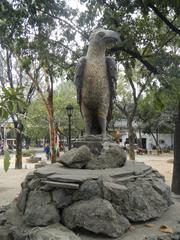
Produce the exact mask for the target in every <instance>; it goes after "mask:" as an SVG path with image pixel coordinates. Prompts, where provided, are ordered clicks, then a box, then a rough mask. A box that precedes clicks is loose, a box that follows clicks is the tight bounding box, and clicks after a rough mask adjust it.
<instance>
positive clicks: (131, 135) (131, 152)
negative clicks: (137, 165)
mask: <svg viewBox="0 0 180 240" xmlns="http://www.w3.org/2000/svg"><path fill="white" fill-rule="evenodd" d="M128 138H129V159H130V160H135V152H134V142H135V140H134V131H133V127H132V121H128Z"/></svg>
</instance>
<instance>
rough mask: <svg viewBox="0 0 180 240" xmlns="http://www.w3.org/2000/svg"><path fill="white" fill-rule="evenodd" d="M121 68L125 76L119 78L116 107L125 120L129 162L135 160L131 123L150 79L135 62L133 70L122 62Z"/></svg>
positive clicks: (127, 63) (126, 63)
mask: <svg viewBox="0 0 180 240" xmlns="http://www.w3.org/2000/svg"><path fill="white" fill-rule="evenodd" d="M123 66H124V71H125V74H124V75H123V74H121V75H120V76H119V83H118V97H117V101H116V106H117V108H118V109H119V110H120V111H121V112H122V113H123V114H124V116H125V117H126V119H127V128H128V138H129V157H130V159H131V160H135V153H134V143H135V133H134V130H133V121H134V120H135V116H136V112H137V107H138V104H139V100H140V98H141V95H142V93H143V91H144V90H145V89H146V88H147V86H148V85H149V84H150V81H151V77H150V75H149V74H147V72H146V71H143V69H142V68H141V67H140V66H139V65H138V63H137V62H135V64H134V66H133V68H132V66H131V65H130V64H129V62H128V61H126V62H124V63H123ZM118 99H119V100H118Z"/></svg>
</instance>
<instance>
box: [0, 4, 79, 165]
mask: <svg viewBox="0 0 180 240" xmlns="http://www.w3.org/2000/svg"><path fill="white" fill-rule="evenodd" d="M0 8H1V9H0V17H1V25H0V31H1V32H2V33H3V34H2V35H1V38H0V43H1V45H2V47H3V48H7V49H9V50H10V51H11V52H12V53H14V54H15V56H17V58H18V60H19V62H20V63H21V66H22V68H23V70H25V72H26V74H27V76H28V77H29V79H30V80H31V81H32V83H33V84H34V85H35V87H36V90H37V91H38V93H39V95H40V96H41V98H42V101H43V103H44V105H45V107H46V110H47V113H48V122H49V132H50V145H51V161H52V162H55V157H56V154H55V122H54V103H53V93H54V82H55V79H57V78H58V77H59V76H60V75H62V73H63V71H64V69H66V70H67V69H68V67H69V65H70V64H71V62H70V61H69V59H70V54H72V53H73V50H72V49H73V48H74V46H76V42H75V41H73V40H74V37H75V33H76V30H77V29H76V28H75V27H74V26H73V24H72V20H73V18H74V17H75V15H76V11H75V10H73V9H71V8H70V7H67V5H66V4H65V2H64V1H58V0H53V1H46V2H45V1H43V0H40V1H20V0H17V1H12V2H8V1H7V0H3V1H2V3H1V5H0Z"/></svg>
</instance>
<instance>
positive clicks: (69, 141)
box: [66, 104, 73, 150]
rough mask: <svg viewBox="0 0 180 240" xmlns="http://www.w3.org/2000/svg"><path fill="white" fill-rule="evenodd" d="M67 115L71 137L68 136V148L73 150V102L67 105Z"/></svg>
mask: <svg viewBox="0 0 180 240" xmlns="http://www.w3.org/2000/svg"><path fill="white" fill-rule="evenodd" d="M66 111H67V115H68V118H69V134H68V135H69V137H68V149H69V150H71V117H72V114H73V106H72V105H71V104H68V105H67V107H66Z"/></svg>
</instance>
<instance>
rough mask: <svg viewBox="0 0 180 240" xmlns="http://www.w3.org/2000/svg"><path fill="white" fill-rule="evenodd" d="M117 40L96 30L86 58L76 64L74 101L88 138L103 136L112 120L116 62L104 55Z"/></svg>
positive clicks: (106, 32) (108, 32)
mask: <svg viewBox="0 0 180 240" xmlns="http://www.w3.org/2000/svg"><path fill="white" fill-rule="evenodd" d="M119 40H120V38H119V35H118V34H117V33H116V32H114V31H111V30H105V29H96V30H95V31H94V32H93V33H92V34H91V36H90V43H89V47H88V51H87V55H86V56H85V57H81V58H80V59H79V61H78V63H77V66H76V72H75V85H76V88H77V101H78V103H79V105H80V109H81V113H82V115H83V117H84V120H85V132H86V134H87V135H90V134H93V135H96V134H102V135H105V134H106V127H107V123H108V122H109V121H110V120H111V118H112V107H113V99H114V98H115V95H116V82H117V69H116V62H115V59H114V58H113V57H106V56H105V51H106V48H107V47H108V46H110V45H111V44H112V43H116V42H118V41H119Z"/></svg>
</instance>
